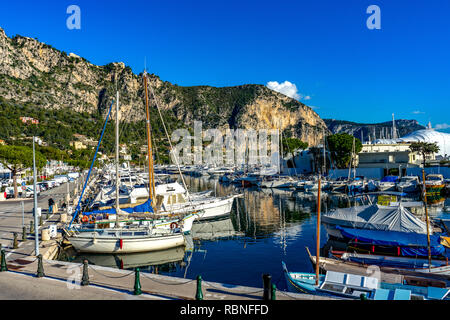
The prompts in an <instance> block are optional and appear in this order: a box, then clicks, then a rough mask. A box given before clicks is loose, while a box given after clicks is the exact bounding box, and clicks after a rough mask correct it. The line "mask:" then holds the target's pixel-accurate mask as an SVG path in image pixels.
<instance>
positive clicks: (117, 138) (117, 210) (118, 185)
mask: <svg viewBox="0 0 450 320" xmlns="http://www.w3.org/2000/svg"><path fill="white" fill-rule="evenodd" d="M119 181H120V179H119V91H117V102H116V227H119V224H118V223H117V222H118V220H119V209H120V203H119V187H120V184H119Z"/></svg>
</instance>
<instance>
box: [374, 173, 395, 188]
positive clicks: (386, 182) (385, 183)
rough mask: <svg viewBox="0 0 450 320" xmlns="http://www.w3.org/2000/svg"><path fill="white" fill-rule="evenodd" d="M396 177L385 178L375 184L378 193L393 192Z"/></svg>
mask: <svg viewBox="0 0 450 320" xmlns="http://www.w3.org/2000/svg"><path fill="white" fill-rule="evenodd" d="M397 181H398V176H386V177H384V178H383V179H381V181H380V182H378V183H377V187H378V190H379V191H395V190H396V186H397Z"/></svg>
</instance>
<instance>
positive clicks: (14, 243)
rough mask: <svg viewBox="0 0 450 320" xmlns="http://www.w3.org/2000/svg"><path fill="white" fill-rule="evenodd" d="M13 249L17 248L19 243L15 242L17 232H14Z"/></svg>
mask: <svg viewBox="0 0 450 320" xmlns="http://www.w3.org/2000/svg"><path fill="white" fill-rule="evenodd" d="M13 248H14V249H17V248H19V243H18V242H17V232H14V240H13Z"/></svg>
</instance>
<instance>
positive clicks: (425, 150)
mask: <svg viewBox="0 0 450 320" xmlns="http://www.w3.org/2000/svg"><path fill="white" fill-rule="evenodd" d="M409 149H410V150H411V151H412V152H417V153H420V154H421V155H422V157H423V167H424V168H425V164H426V160H427V159H426V156H427V155H430V154H433V153H438V152H439V146H438V145H437V144H436V143H431V142H413V143H411V145H410V146H409Z"/></svg>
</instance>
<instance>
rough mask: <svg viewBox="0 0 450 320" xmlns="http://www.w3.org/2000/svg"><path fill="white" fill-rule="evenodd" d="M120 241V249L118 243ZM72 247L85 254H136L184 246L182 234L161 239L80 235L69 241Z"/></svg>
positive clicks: (152, 237)
mask: <svg viewBox="0 0 450 320" xmlns="http://www.w3.org/2000/svg"><path fill="white" fill-rule="evenodd" d="M121 240H122V248H121V246H120V241H121ZM69 241H70V243H71V244H72V245H73V247H74V248H75V249H76V250H77V251H79V252H86V253H138V252H150V251H158V250H165V249H169V248H174V247H178V246H181V245H184V243H185V239H184V236H183V234H173V235H164V236H161V237H155V236H147V237H145V236H144V237H123V238H122V239H121V238H119V237H97V238H94V237H92V233H91V232H89V233H88V234H86V235H83V233H80V234H78V235H74V236H72V237H70V239H69Z"/></svg>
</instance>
